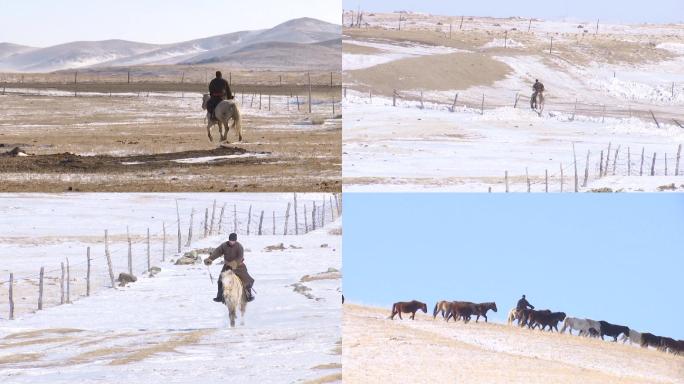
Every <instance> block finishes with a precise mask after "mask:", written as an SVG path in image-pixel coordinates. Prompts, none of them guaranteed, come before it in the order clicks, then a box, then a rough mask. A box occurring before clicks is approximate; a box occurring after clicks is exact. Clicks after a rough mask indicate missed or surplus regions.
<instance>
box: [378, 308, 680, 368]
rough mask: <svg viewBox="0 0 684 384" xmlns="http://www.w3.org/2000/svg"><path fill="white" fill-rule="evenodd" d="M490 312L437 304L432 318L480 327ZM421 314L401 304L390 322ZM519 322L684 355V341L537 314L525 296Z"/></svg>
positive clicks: (512, 317) (516, 315)
mask: <svg viewBox="0 0 684 384" xmlns="http://www.w3.org/2000/svg"><path fill="white" fill-rule="evenodd" d="M490 310H492V311H494V312H497V307H496V303H494V302H488V303H473V302H469V301H448V300H442V301H439V302H437V303H436V304H435V307H434V309H433V311H432V318H433V319H436V318H437V315H438V314H440V315H441V316H442V318H443V319H444V320H445V321H446V322H449V320H450V319H454V321H458V320H463V322H464V323H468V322H469V321H470V320H471V318H472V317H473V316H476V318H475V322H476V323H477V322H478V321H479V319H480V317H483V318H484V320H485V323H486V322H487V312H488V311H490ZM418 311H423V312H424V313H427V304H425V303H423V302H420V301H417V300H412V301H401V302H397V303H394V304H393V305H392V314H391V315H390V317H389V319H390V320H394V317H395V316H397V315H398V316H399V319H401V318H402V317H401V314H402V313H410V314H411V316H410V319H411V320H415V316H416V312H418ZM515 321H517V322H518V326H519V327H525V326H527V328H528V329H535V328H537V327H539V329H540V330H542V331H544V330H545V329H546V328H547V327H548V330H549V331H550V332H553V330H554V329H555V330H556V332H559V333H565V331H566V330H567V331H568V333H570V334H571V335H572V334H573V333H572V331H573V330H575V331H577V332H578V335H579V336H585V337H594V338H598V337H600V338H601V340H605V339H604V336H608V337H612V338H613V341H614V342H617V341H618V338H620V340H621V341H622V342H623V343H625V342H627V340H629V341H630V343H633V344H637V345H639V346H641V347H642V348H647V347H654V348H656V349H658V350H660V351H663V352H670V353H673V354H676V355H681V354H684V340H675V339H672V338H669V337H663V336H656V335H654V334H652V333H640V332H637V331H635V330H633V329H630V328H629V327H626V326H624V325H616V324H611V323H609V322H607V321H603V320H600V321H596V320H591V319H580V318H576V317H568V316H567V315H566V313H565V312H553V311H550V310H548V309H544V310H536V309H535V308H534V306H533V305H532V304H530V303H529V302H528V301H527V298H526V297H525V295H522V298H521V299H520V300H518V303H517V305H516V306H515V308H512V309H511V310H510V311H509V312H508V318H507V323H508V325H512V324H513V323H514V322H515ZM561 322H562V328H561V329H560V330H559V329H558V325H559V324H560V323H561Z"/></svg>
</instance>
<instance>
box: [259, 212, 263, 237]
mask: <svg viewBox="0 0 684 384" xmlns="http://www.w3.org/2000/svg"><path fill="white" fill-rule="evenodd" d="M263 223H264V211H263V210H262V211H261V216H259V236H261V234H262V232H261V226H262V224H263Z"/></svg>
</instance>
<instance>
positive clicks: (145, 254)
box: [0, 193, 342, 319]
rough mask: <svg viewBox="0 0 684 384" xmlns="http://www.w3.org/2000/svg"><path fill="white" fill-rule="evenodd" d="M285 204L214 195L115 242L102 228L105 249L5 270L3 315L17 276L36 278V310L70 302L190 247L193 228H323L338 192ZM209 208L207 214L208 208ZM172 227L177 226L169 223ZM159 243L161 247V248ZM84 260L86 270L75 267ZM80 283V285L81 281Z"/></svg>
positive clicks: (338, 201) (262, 231)
mask: <svg viewBox="0 0 684 384" xmlns="http://www.w3.org/2000/svg"><path fill="white" fill-rule="evenodd" d="M230 205H232V209H230V208H231V207H230ZM308 207H310V208H308ZM284 209H285V211H284V213H282V214H278V215H276V213H275V212H276V211H275V210H273V209H269V210H257V209H255V207H254V205H250V206H249V208H248V209H247V210H244V209H240V210H238V209H237V204H235V203H233V204H229V203H227V202H223V203H220V202H218V201H217V200H214V201H213V202H212V204H211V205H210V206H209V207H205V208H204V209H203V210H196V209H195V208H194V207H193V208H191V209H190V212H189V213H188V216H189V217H188V218H183V217H182V216H181V214H180V210H178V211H177V220H176V221H175V222H170V221H169V222H166V221H162V222H161V226H159V225H157V226H150V227H148V228H147V229H146V230H145V232H144V235H140V236H138V237H139V238H138V239H137V240H134V239H133V237H131V233H130V231H129V230H128V228H127V229H126V236H125V238H126V240H125V241H123V242H122V243H123V244H119V245H117V246H110V239H111V232H110V231H109V230H105V231H104V234H103V241H104V244H103V246H104V252H102V254H97V255H96V254H94V252H93V247H92V246H87V247H85V249H84V254H83V255H84V256H85V257H84V259H81V260H79V261H76V262H74V258H73V256H71V259H69V258H68V257H65V258H64V260H63V261H62V262H60V263H59V267H58V268H54V269H48V270H46V269H45V267H44V266H41V267H40V271H39V272H38V273H36V274H35V275H34V274H26V275H24V276H22V277H21V278H16V277H15V274H14V272H10V273H9V278H8V280H4V281H0V287H2V286H4V285H5V284H7V285H8V290H7V292H8V304H9V314H8V318H9V319H14V317H15V313H16V309H17V308H16V306H15V304H16V300H15V297H14V296H15V294H16V290H17V287H18V284H21V283H22V282H23V283H24V285H26V284H29V285H31V284H35V282H36V280H37V286H38V292H37V310H42V309H43V308H44V307H45V304H48V302H49V301H50V300H52V301H54V305H61V304H67V303H71V302H73V300H74V299H78V298H79V297H87V296H90V294H91V293H92V292H94V290H93V289H97V288H107V287H108V288H116V284H115V282H116V281H117V279H116V274H117V273H118V272H123V271H125V272H127V273H131V274H133V275H135V272H136V271H139V272H142V273H146V272H150V270H151V267H153V266H154V264H153V262H154V263H156V262H159V261H164V260H165V259H166V257H167V256H171V255H174V256H175V257H177V256H179V255H180V254H181V252H182V250H183V249H188V248H191V247H192V242H193V239H192V236H193V232H194V233H198V234H200V235H201V238H206V237H211V236H220V235H226V234H227V233H229V232H236V233H239V234H250V233H251V234H252V235H258V236H262V235H270V234H271V233H272V234H273V235H276V234H280V233H282V234H283V235H285V236H287V235H298V234H299V233H300V232H301V233H308V232H309V231H312V230H316V229H317V228H323V227H324V226H325V225H326V223H331V222H333V221H334V220H335V219H336V218H337V217H339V216H341V214H342V196H341V194H339V193H334V194H330V195H324V196H323V197H322V198H321V199H320V200H319V201H311V200H309V201H305V202H302V201H298V199H297V194H296V193H295V194H293V199H292V201H288V202H287V206H286V208H284ZM302 209H303V212H304V217H303V219H304V220H303V222H302V221H301V219H300V217H299V212H301V210H302ZM309 209H310V210H309ZM201 211H203V213H204V215H203V217H204V220H203V221H200V220H196V221H195V220H193V219H194V215H195V213H196V212H198V213H199V212H201ZM307 211H308V212H311V216H310V217H307V214H308V212H307ZM210 212H211V215H210V214H209V213H210ZM268 212H270V213H271V217H272V225H273V226H272V228H267V224H266V222H267V221H268V220H264V217H265V214H267V213H268ZM226 213H228V215H226ZM230 213H232V214H233V216H232V217H229V216H230ZM245 216H246V217H245ZM230 219H232V220H230ZM276 219H277V220H276ZM290 219H291V220H290ZM157 224H158V223H157ZM231 224H232V225H231ZM264 224H266V225H264ZM302 224H303V226H302ZM184 225H187V231H185V230H183V228H182V227H183V226H184ZM257 225H258V227H257ZM153 227H154V228H157V227H159V230H157V231H156V232H152V231H151V230H150V229H151V228H153ZM174 227H177V228H176V229H174ZM197 227H199V230H197V229H198V228H197ZM174 230H177V232H176V234H175V235H173V233H174ZM281 231H282V232H281ZM184 233H187V237H186V240H187V242H186V243H185V244H184V247H183V246H182V245H181V244H183V236H184ZM152 239H157V240H161V242H162V244H155V246H156V248H157V249H154V250H153V249H152ZM176 242H177V244H178V246H177V247H175V246H174V245H175V243H176ZM158 248H161V250H159V249H158ZM167 250H170V252H171V253H170V254H169V255H167ZM117 263H118V264H117ZM123 264H125V267H123ZM84 266H85V271H83V270H82V268H79V267H84ZM78 273H83V274H84V275H85V276H84V277H78ZM53 275H57V277H53ZM46 280H49V281H52V282H56V281H59V293H58V294H56V295H54V296H53V295H52V294H50V293H48V288H49V284H46ZM79 284H80V285H81V286H80V287H79ZM83 285H84V286H83ZM3 291H4V289H3ZM49 291H53V289H49ZM83 291H85V293H84V292H83ZM53 294H54V292H53ZM57 298H59V299H57ZM48 299H49V300H48Z"/></svg>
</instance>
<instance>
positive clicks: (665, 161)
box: [665, 152, 667, 176]
mask: <svg viewBox="0 0 684 384" xmlns="http://www.w3.org/2000/svg"><path fill="white" fill-rule="evenodd" d="M665 176H667V152H665Z"/></svg>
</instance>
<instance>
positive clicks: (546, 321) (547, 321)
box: [527, 309, 566, 332]
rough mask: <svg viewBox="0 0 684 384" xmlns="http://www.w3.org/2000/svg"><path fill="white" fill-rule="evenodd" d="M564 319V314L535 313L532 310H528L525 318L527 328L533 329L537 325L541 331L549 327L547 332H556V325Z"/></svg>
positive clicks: (546, 311) (545, 311) (547, 311)
mask: <svg viewBox="0 0 684 384" xmlns="http://www.w3.org/2000/svg"><path fill="white" fill-rule="evenodd" d="M565 317H566V315H565V312H551V311H549V310H544V311H535V310H534V309H533V310H530V313H529V315H528V317H527V327H528V328H531V329H534V328H536V327H537V325H538V326H539V327H540V329H541V330H542V331H543V330H544V329H545V328H546V327H549V331H551V332H553V330H554V329H555V330H556V332H558V323H560V322H561V321H563V320H565Z"/></svg>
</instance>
